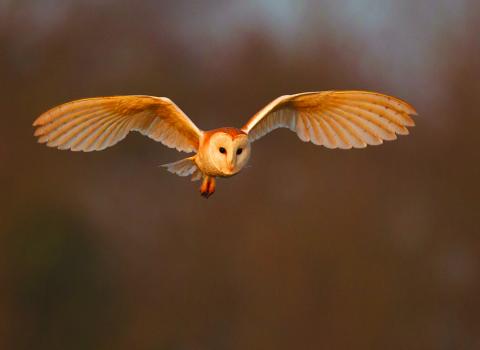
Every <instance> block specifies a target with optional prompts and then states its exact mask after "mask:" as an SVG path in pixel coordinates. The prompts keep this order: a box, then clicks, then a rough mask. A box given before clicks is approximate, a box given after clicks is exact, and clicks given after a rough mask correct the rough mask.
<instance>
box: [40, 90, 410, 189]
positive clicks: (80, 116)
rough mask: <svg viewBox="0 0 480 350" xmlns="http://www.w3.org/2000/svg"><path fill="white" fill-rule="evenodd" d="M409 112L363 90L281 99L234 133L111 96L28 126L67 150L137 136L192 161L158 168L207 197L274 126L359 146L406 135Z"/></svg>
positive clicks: (60, 109)
mask: <svg viewBox="0 0 480 350" xmlns="http://www.w3.org/2000/svg"><path fill="white" fill-rule="evenodd" d="M413 115H416V111H415V109H414V108H413V107H412V106H410V105H409V104H408V103H407V102H405V101H402V100H400V99H397V98H395V97H391V96H387V95H383V94H380V93H375V92H367V91H323V92H307V93H301V94H295V95H285V96H281V97H279V98H277V99H275V100H274V101H272V102H271V103H269V104H268V105H267V106H265V107H264V108H263V109H261V110H260V111H259V112H258V113H257V114H255V115H254V116H253V117H252V118H251V119H250V120H249V121H248V122H247V123H246V124H245V125H244V126H243V127H242V128H241V129H237V128H230V127H225V128H219V129H215V130H210V131H202V130H200V129H199V128H197V126H196V125H195V124H194V123H193V122H192V121H191V120H190V119H189V118H188V117H187V116H186V115H185V113H183V112H182V110H181V109H180V108H178V107H177V106H176V105H175V104H174V103H173V102H172V101H171V100H169V99H168V98H165V97H154V96H113V97H97V98H89V99H83V100H78V101H73V102H69V103H65V104H63V105H60V106H57V107H55V108H53V109H51V110H49V111H47V112H45V113H44V114H42V115H41V116H40V117H38V118H37V119H36V120H35V122H34V123H33V125H34V127H35V128H36V129H35V136H37V137H38V141H39V142H41V143H46V144H47V146H49V147H57V148H59V149H70V150H72V151H84V152H89V151H99V150H103V149H105V148H107V147H110V146H113V145H114V144H116V143H117V142H119V141H121V140H122V139H124V138H125V137H126V136H127V134H128V133H129V132H130V131H138V132H140V133H142V134H143V135H146V136H148V137H150V138H152V139H154V140H155V141H159V142H161V143H163V144H164V145H166V146H168V147H171V148H176V149H177V150H179V151H184V152H195V153H196V154H195V155H194V156H191V157H188V158H185V159H182V160H180V161H177V162H174V163H170V164H166V165H165V167H166V168H167V169H168V170H169V171H170V172H172V173H175V174H177V175H180V176H190V175H192V180H199V179H202V178H203V183H202V186H201V189H200V191H201V194H202V195H203V196H205V197H207V198H208V196H210V195H211V194H213V192H214V191H215V177H218V176H220V177H229V176H232V175H235V174H237V173H239V172H240V171H241V170H242V168H243V167H244V166H245V165H246V164H247V162H248V159H249V157H250V152H251V143H252V142H253V141H255V140H257V139H259V138H260V137H262V136H264V135H265V134H267V133H269V132H270V131H272V130H274V129H277V128H288V129H290V130H292V131H294V132H296V133H297V135H298V137H299V138H300V139H301V140H302V141H305V142H307V141H310V142H312V143H314V144H316V145H323V146H325V147H328V148H343V149H349V148H363V147H366V146H367V145H378V144H381V143H382V142H383V140H394V139H396V138H397V134H398V135H406V134H408V129H407V127H411V126H414V121H413V120H412V118H411V116H413Z"/></svg>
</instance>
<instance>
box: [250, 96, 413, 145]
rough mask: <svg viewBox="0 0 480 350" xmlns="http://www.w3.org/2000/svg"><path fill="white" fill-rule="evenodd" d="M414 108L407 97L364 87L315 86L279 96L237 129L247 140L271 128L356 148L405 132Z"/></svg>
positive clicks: (315, 141) (410, 123)
mask: <svg viewBox="0 0 480 350" xmlns="http://www.w3.org/2000/svg"><path fill="white" fill-rule="evenodd" d="M416 114H417V113H416V111H415V109H414V108H413V107H412V106H411V105H409V104H408V103H407V102H405V101H402V100H400V99H398V98H395V97H391V96H387V95H384V94H380V93H376V92H368V91H321V92H305V93H300V94H295V95H285V96H280V97H278V98H277V99H275V100H274V101H272V102H271V103H269V104H268V105H267V106H265V107H264V108H263V109H262V110H260V111H259V112H258V113H257V114H255V115H254V116H253V117H252V118H251V119H250V120H249V121H248V122H247V124H245V125H244V126H243V128H242V130H243V131H244V132H246V133H247V134H248V136H249V139H250V140H251V141H254V140H257V139H259V138H261V137H262V136H264V135H265V134H267V133H269V132H270V131H272V130H275V129H277V128H288V129H290V130H292V131H295V132H296V133H297V135H298V137H299V138H300V139H301V140H302V141H305V142H307V141H311V142H312V143H314V144H316V145H324V146H326V147H328V148H346V149H348V148H352V147H355V148H362V147H365V146H366V145H378V144H381V143H382V142H383V140H394V139H396V138H397V136H396V134H399V135H406V134H408V129H407V127H408V126H414V125H415V123H414V121H413V119H412V118H411V116H413V115H416Z"/></svg>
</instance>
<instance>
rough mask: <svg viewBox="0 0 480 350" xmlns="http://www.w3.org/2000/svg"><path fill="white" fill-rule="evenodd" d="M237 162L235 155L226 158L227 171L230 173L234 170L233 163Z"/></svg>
mask: <svg viewBox="0 0 480 350" xmlns="http://www.w3.org/2000/svg"><path fill="white" fill-rule="evenodd" d="M236 162H237V157H236V156H235V155H232V156H230V157H228V159H227V164H228V168H227V169H228V171H229V172H230V173H232V172H233V171H234V170H235V163H236Z"/></svg>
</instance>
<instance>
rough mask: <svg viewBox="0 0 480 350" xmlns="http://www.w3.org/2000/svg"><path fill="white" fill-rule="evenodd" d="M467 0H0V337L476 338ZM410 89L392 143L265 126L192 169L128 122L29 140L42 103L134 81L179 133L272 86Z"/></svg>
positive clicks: (479, 90)
mask: <svg viewBox="0 0 480 350" xmlns="http://www.w3.org/2000/svg"><path fill="white" fill-rule="evenodd" d="M479 13H480V5H479V4H478V1H474V0H471V1H467V0H450V1H448V0H405V1H394V0H326V1H313V0H301V1H294V0H269V1H257V0H248V1H233V0H231V1H217V0H204V1H175V0H169V1H154V0H147V1H145V0H144V1H113V0H88V1H80V0H75V1H74V0H41V1H40V0H0V96H1V97H0V99H1V101H0V102H1V110H2V115H1V118H2V126H1V127H0V167H1V168H0V170H1V171H0V195H1V197H0V349H7V350H10V349H73V350H75V349H120V350H122V349H125V350H126V349H139V350H144V349H145V350H150V349H152V350H153V349H166V350H167V349H233V350H235V349H278V350H282V349H370V350H371V349H390V350H394V349H409V350H416V349H419V350H420V349H422V350H425V349H480V229H479V228H480V227H479V223H478V221H479V220H478V219H479V209H480V205H479V200H480V186H479V184H478V182H479V176H480V171H479V170H480V157H479V146H478V129H479V128H480V117H479V115H478V111H477V108H474V104H475V103H476V100H477V98H478V96H479V95H480V79H479V77H480V63H479V62H480V61H479V57H480V45H479V43H480V41H479V39H478V33H479V31H480V22H479V21H478V19H479ZM328 89H366V90H375V91H380V92H384V93H388V94H391V95H394V96H398V97H400V98H403V99H406V100H407V101H409V102H411V103H412V104H413V105H414V106H415V107H416V108H417V110H418V112H419V116H418V117H417V118H416V121H417V126H416V127H415V128H414V129H412V131H411V135H409V136H408V137H400V138H399V139H398V140H397V141H395V142H387V143H385V144H384V145H382V146H379V147H369V148H367V149H364V150H351V151H341V150H328V149H325V148H322V147H315V146H313V145H312V144H307V143H302V142H301V141H300V140H299V139H298V138H297V137H296V136H295V135H294V134H293V133H291V132H289V131H287V130H278V131H275V132H274V133H272V134H270V135H269V136H268V137H265V138H264V139H262V140H260V141H258V142H256V143H255V144H254V147H253V156H252V159H251V167H249V168H248V169H246V170H245V171H244V172H243V173H242V174H241V175H239V176H236V177H234V178H231V179H229V180H220V181H219V183H218V188H217V193H215V195H214V196H213V197H212V198H211V199H209V200H208V201H207V200H204V199H203V198H201V197H200V196H199V194H198V192H197V191H198V189H197V187H198V183H194V184H192V183H191V182H190V181H189V180H187V179H183V178H178V177H176V176H174V175H171V174H169V173H167V172H166V171H165V170H164V169H163V168H159V167H158V165H159V164H162V163H167V162H170V161H173V160H176V159H180V158H182V157H184V154H179V153H176V152H175V151H173V150H171V149H168V148H166V147H164V146H162V145H161V144H158V143H154V142H152V140H150V139H148V138H145V137H142V136H141V135H139V134H131V135H129V136H128V138H127V139H126V140H125V141H124V142H122V143H120V144H118V145H117V146H115V147H113V148H111V149H108V150H106V151H103V152H94V153H73V152H60V151H57V150H53V149H49V148H47V147H45V146H43V145H39V144H37V143H36V141H35V139H34V138H33V136H32V133H33V129H32V127H31V124H32V121H33V120H34V118H36V117H37V116H38V115H39V114H40V113H42V112H44V111H45V110H47V109H49V108H50V107H52V106H55V105H57V104H60V103H63V102H66V101H69V100H73V99H78V98H83V97H92V96H102V95H116V94H149V95H157V96H168V97H170V98H171V99H172V100H174V101H175V102H176V103H177V104H178V105H179V106H180V107H181V108H182V109H183V110H184V111H185V112H186V113H187V114H188V115H189V116H190V117H191V118H192V119H193V120H194V121H195V122H196V123H197V124H198V126H199V127H200V128H203V129H209V128H214V127H219V126H228V125H231V126H237V127H238V126H241V125H242V124H243V123H244V122H245V121H246V119H247V118H248V117H249V116H251V115H252V114H253V113H254V112H256V111H257V110H258V109H260V108H261V107H262V106H263V105H265V104H266V103H268V102H269V101H270V100H272V99H273V98H275V97H277V96H278V95H281V94H286V93H295V92H302V91H311V90H328Z"/></svg>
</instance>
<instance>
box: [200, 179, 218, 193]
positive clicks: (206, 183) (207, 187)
mask: <svg viewBox="0 0 480 350" xmlns="http://www.w3.org/2000/svg"><path fill="white" fill-rule="evenodd" d="M214 192H215V178H214V177H212V176H205V177H204V178H203V182H202V186H200V194H201V195H202V197H205V198H208V197H210V196H211V195H212V194H213V193H214Z"/></svg>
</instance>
